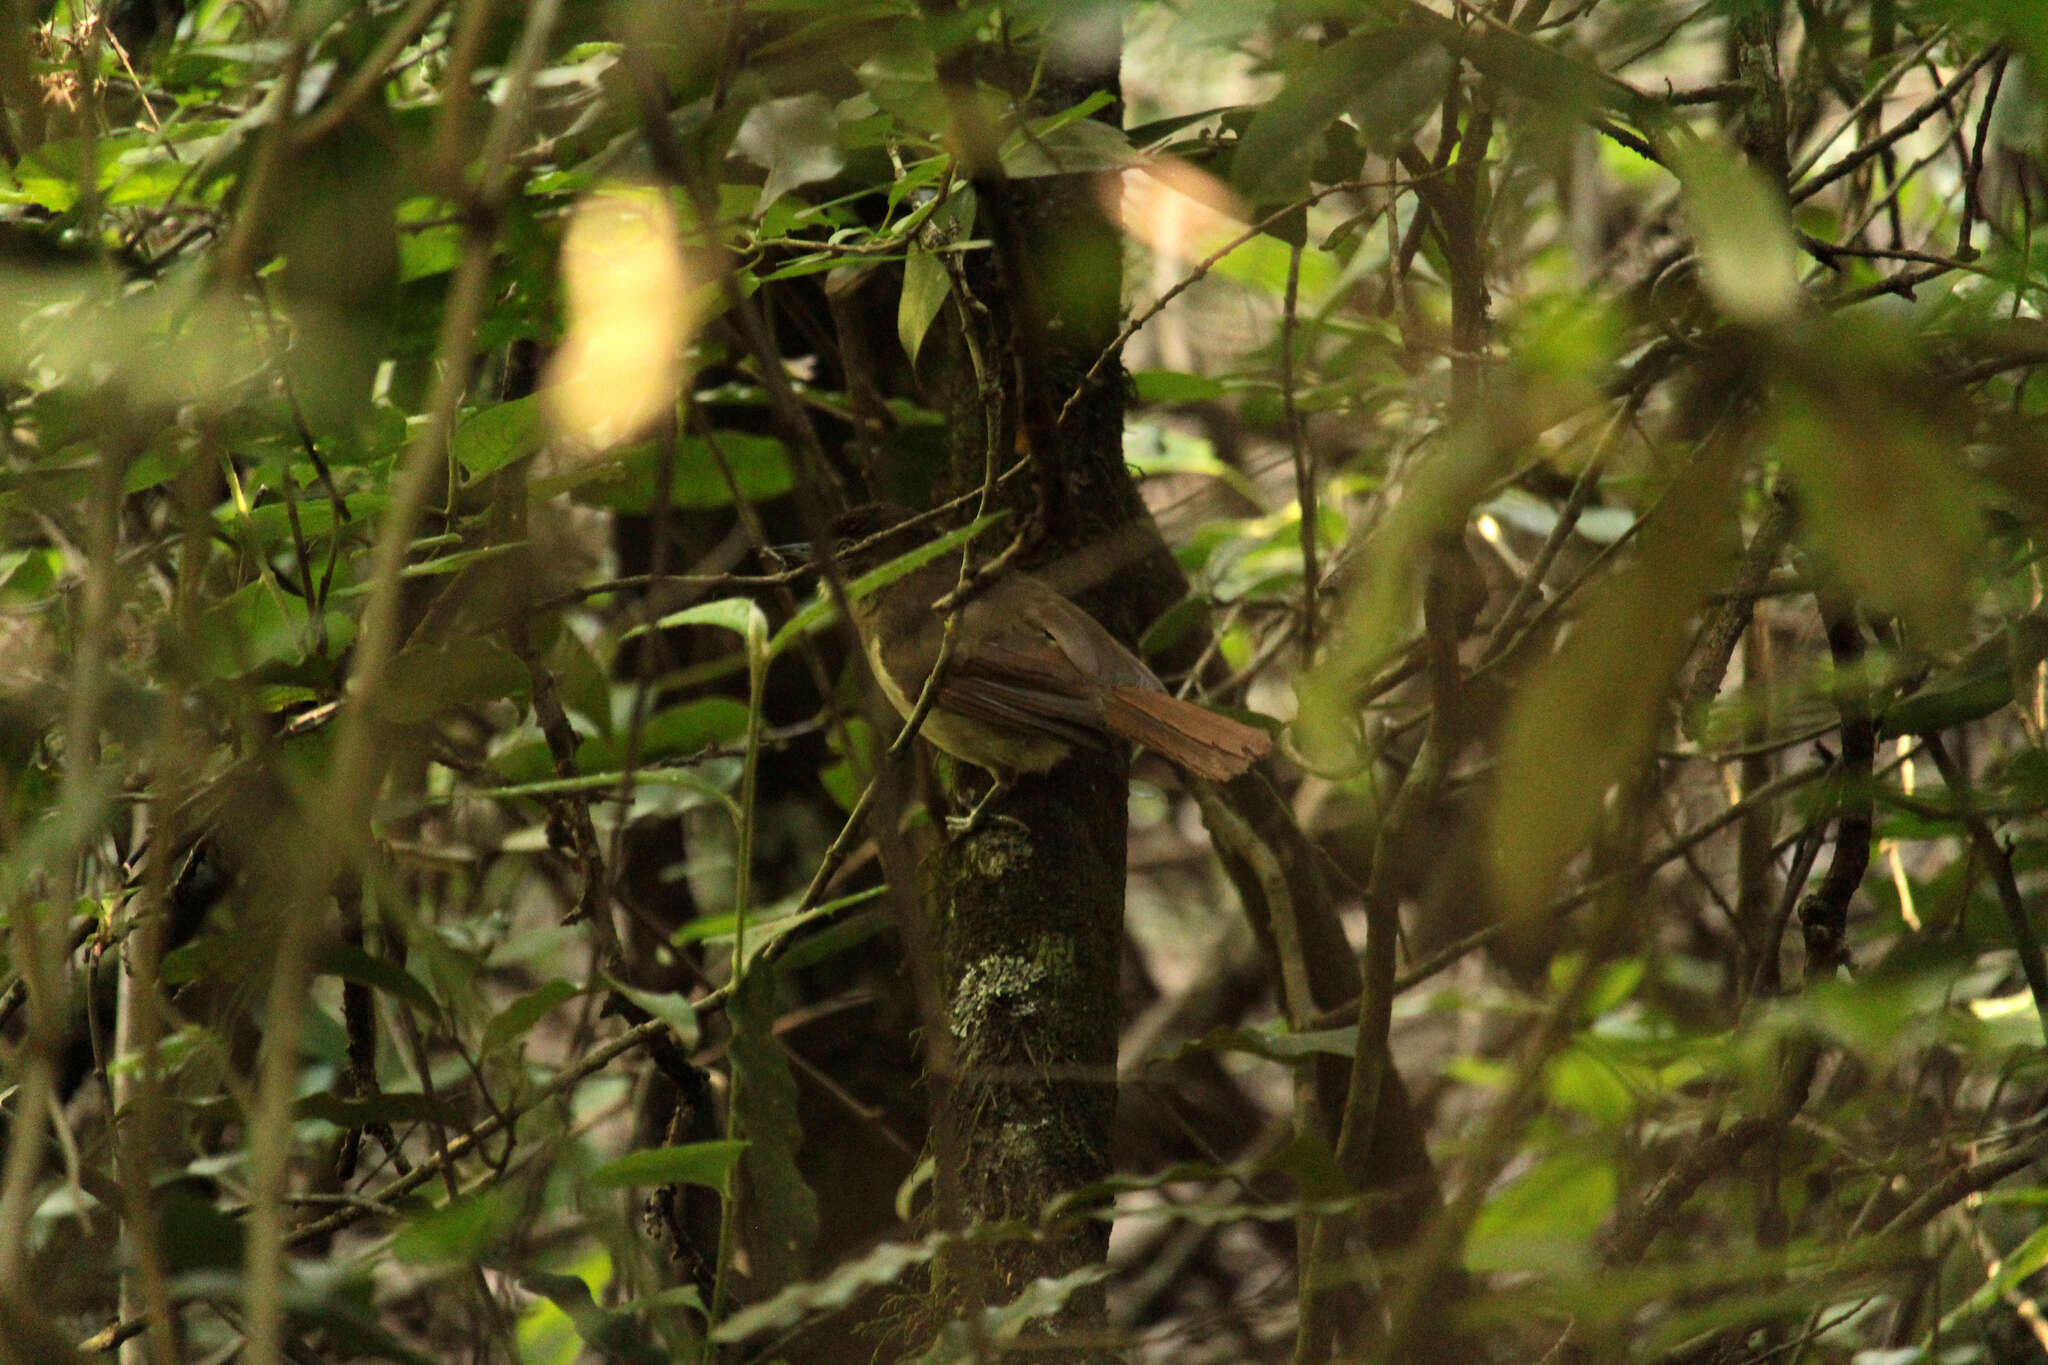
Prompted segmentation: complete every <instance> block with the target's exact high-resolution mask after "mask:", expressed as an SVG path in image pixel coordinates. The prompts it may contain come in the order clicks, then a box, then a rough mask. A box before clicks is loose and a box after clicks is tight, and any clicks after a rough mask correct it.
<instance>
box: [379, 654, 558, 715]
mask: <svg viewBox="0 0 2048 1365" xmlns="http://www.w3.org/2000/svg"><path fill="white" fill-rule="evenodd" d="M531 686H532V677H531V675H529V674H528V673H527V671H526V665H524V664H522V663H520V662H519V660H518V659H517V658H516V657H515V656H514V655H513V653H512V651H511V650H509V649H507V648H505V646H504V645H502V644H499V643H498V642H497V641H496V640H491V639H486V638H485V637H483V636H481V635H464V636H458V637H456V638H455V639H453V640H447V641H443V642H441V643H439V644H426V645H414V646H412V647H411V648H410V649H403V650H400V651H399V652H398V654H397V655H396V656H395V657H393V659H392V660H391V666H390V671H389V672H388V673H386V674H385V682H384V690H383V691H382V692H381V693H379V694H378V703H379V704H378V708H377V710H378V715H379V717H380V718H381V719H383V720H384V721H386V722H388V723H389V724H392V725H419V724H422V723H424V722H426V721H429V720H432V719H433V718H434V717H436V716H438V715H440V714H441V713H442V712H443V711H446V710H448V709H449V708H450V707H453V706H459V705H463V704H465V703H472V704H473V703H477V702H485V701H493V700H496V699H497V698H499V697H524V696H525V695H526V693H527V689H528V688H529V687H531Z"/></svg>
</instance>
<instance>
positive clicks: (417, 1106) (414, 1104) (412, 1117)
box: [292, 1090, 462, 1128]
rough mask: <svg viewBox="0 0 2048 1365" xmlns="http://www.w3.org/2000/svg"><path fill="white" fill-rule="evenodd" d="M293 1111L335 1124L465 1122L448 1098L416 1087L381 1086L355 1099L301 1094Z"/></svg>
mask: <svg viewBox="0 0 2048 1365" xmlns="http://www.w3.org/2000/svg"><path fill="white" fill-rule="evenodd" d="M292 1115H293V1117H295V1118H302V1119H319V1120H321V1121H322V1122H324V1123H331V1124H333V1125H334V1126H335V1127H336V1128H367V1127H369V1126H370V1125H372V1124H376V1123H438V1124H441V1125H443V1126H444V1127H450V1128H454V1127H460V1126H461V1124H462V1115H461V1114H460V1113H458V1112H457V1111H456V1109H455V1107H454V1106H453V1105H451V1104H449V1103H448V1101H446V1100H444V1099H442V1098H440V1097H439V1096H437V1095H428V1094H423V1093H422V1092H420V1091H417V1090H380V1091H378V1092H377V1093H376V1094H374V1095H364V1096H360V1097H358V1098H354V1099H343V1098H342V1097H341V1096H339V1095H335V1094H328V1093H323V1094H318V1095H302V1096H300V1097H299V1098H298V1099H296V1100H294V1101H293V1102H292Z"/></svg>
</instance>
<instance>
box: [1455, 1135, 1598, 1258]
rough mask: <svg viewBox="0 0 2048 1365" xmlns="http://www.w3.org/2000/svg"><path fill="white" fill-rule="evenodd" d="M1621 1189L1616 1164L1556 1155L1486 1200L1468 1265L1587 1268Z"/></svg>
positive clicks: (1475, 1231)
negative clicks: (1595, 1240)
mask: <svg viewBox="0 0 2048 1365" xmlns="http://www.w3.org/2000/svg"><path fill="white" fill-rule="evenodd" d="M1619 1188H1620V1181H1619V1179H1618V1178H1617V1177H1616V1175H1615V1172H1614V1167H1613V1165H1612V1164H1611V1163H1610V1162H1607V1161H1605V1160H1603V1159H1601V1158H1599V1157H1597V1156H1592V1155H1581V1154H1576V1153H1572V1154H1566V1155H1561V1156H1554V1157H1552V1158H1550V1159H1549V1160H1547V1161H1545V1162H1543V1163H1542V1164H1541V1165H1538V1166H1537V1167H1536V1168H1535V1169H1533V1170H1531V1171H1530V1172H1529V1173H1528V1174H1526V1175H1524V1176H1522V1177H1521V1179H1519V1180H1517V1181H1515V1183H1514V1184H1512V1185H1509V1186H1508V1187H1507V1188H1506V1189H1504V1190H1502V1191H1500V1192H1499V1193H1497V1194H1494V1195H1492V1196H1491V1197H1490V1198H1489V1199H1488V1200H1487V1201H1486V1206H1485V1207H1484V1208H1483V1209H1481V1210H1480V1212H1479V1217H1478V1219H1477V1220H1476V1221H1475V1222H1474V1223H1473V1225H1472V1240H1471V1242H1470V1244H1469V1246H1468V1248H1467V1250H1466V1255H1465V1263H1466V1265H1467V1266H1469V1267H1470V1268H1471V1269H1473V1270H1477V1271H1482V1272H1483V1271H1496V1270H1526V1271H1538V1272H1545V1273H1549V1274H1557V1273H1559V1272H1561V1271H1566V1270H1569V1269H1572V1268H1574V1267H1583V1266H1585V1265H1586V1264H1587V1262H1588V1259H1589V1254H1588V1251H1587V1248H1588V1247H1589V1246H1590V1245H1591V1241H1592V1237H1593V1234H1594V1233H1595V1232H1597V1231H1598V1230H1599V1228H1600V1225H1601V1223H1602V1222H1604V1221H1605V1220H1606V1218H1607V1215H1608V1213H1609V1212H1610V1211H1612V1209H1613V1208H1614V1199H1615V1195H1616V1192H1617V1191H1618V1189H1619Z"/></svg>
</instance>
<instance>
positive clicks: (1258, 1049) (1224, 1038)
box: [1174, 1025, 1358, 1062]
mask: <svg viewBox="0 0 2048 1365" xmlns="http://www.w3.org/2000/svg"><path fill="white" fill-rule="evenodd" d="M1357 1048H1358V1028H1357V1026H1356V1025H1352V1026H1348V1027H1345V1028H1330V1029H1315V1030H1312V1031H1310V1032H1307V1033H1290V1032H1288V1031H1287V1029H1286V1028H1285V1027H1284V1026H1281V1025H1275V1026H1274V1027H1272V1028H1254V1029H1244V1028H1235V1029H1232V1028H1219V1029H1211V1030H1209V1031H1208V1032H1207V1033H1205V1034H1203V1035H1202V1036H1201V1037H1200V1038H1192V1039H1189V1040H1188V1041H1187V1042H1185V1043H1183V1044H1181V1046H1180V1047H1179V1049H1177V1050H1176V1052H1175V1053H1174V1055H1175V1056H1184V1055H1186V1054H1187V1053H1190V1052H1240V1053H1245V1054H1248V1055H1250V1056H1253V1057H1263V1058H1265V1059H1266V1060H1267V1061H1269V1062H1298V1061H1300V1060H1301V1059H1302V1058H1304V1057H1317V1056H1324V1057H1349V1056H1350V1055H1351V1054H1352V1053H1353V1052H1355V1051H1356V1050H1357Z"/></svg>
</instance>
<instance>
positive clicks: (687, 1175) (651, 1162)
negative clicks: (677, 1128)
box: [585, 1141, 747, 1191]
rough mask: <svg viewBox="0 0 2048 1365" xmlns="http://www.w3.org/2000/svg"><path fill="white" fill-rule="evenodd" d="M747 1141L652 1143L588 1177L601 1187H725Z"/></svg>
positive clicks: (587, 1179) (745, 1148)
mask: <svg viewBox="0 0 2048 1365" xmlns="http://www.w3.org/2000/svg"><path fill="white" fill-rule="evenodd" d="M746 1150H747V1144H746V1143H745V1142H726V1141H715V1142H692V1143H690V1144H688V1145H687V1146H682V1147H649V1148H644V1149H642V1150H641V1151H637V1152H628V1153H627V1154H626V1155H624V1156H622V1157H620V1158H619V1159H618V1160H617V1161H609V1162H606V1163H605V1164H604V1165H602V1166H600V1167H598V1168H597V1169H596V1170H594V1171H592V1172H591V1173H590V1174H589V1176H587V1177H586V1178H585V1179H586V1181H587V1183H588V1184H590V1185H591V1186H593V1187H595V1188H597V1189H600V1190H616V1189H625V1188H627V1187H630V1186H636V1185H703V1186H705V1187H707V1188H709V1189H714V1190H720V1191H724V1190H726V1189H728V1188H729V1185H728V1181H729V1180H730V1178H731V1176H732V1169H733V1167H734V1166H735V1165H737V1164H739V1161H740V1159H741V1157H742V1156H743V1155H744V1153H745V1152H746Z"/></svg>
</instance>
